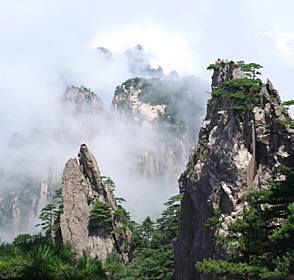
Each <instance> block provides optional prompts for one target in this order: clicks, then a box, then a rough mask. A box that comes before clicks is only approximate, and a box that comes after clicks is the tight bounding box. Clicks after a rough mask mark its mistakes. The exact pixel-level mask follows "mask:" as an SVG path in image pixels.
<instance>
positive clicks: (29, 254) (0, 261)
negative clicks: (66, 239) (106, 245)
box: [0, 234, 109, 280]
mask: <svg viewBox="0 0 294 280" xmlns="http://www.w3.org/2000/svg"><path fill="white" fill-rule="evenodd" d="M108 269H109V267H107V266H104V265H103V263H102V262H101V261H100V260H98V259H97V258H90V257H88V256H86V255H84V256H81V257H77V255H76V253H75V252H74V251H73V249H72V248H71V246H70V245H69V244H61V243H60V242H56V241H55V242H53V241H52V239H51V238H48V237H46V236H42V235H41V234H40V235H33V236H31V235H29V234H24V235H19V236H18V237H17V238H16V239H15V240H14V241H13V243H12V244H7V243H1V244H0V278H1V279H5V278H8V277H27V278H26V279H31V280H35V279H36V280H37V279H39V280H43V279H64V280H66V279H68V280H75V279H91V280H92V279H101V280H102V279H108V278H107V273H106V272H107V270H108Z"/></svg>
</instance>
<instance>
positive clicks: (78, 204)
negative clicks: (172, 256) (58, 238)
mask: <svg viewBox="0 0 294 280" xmlns="http://www.w3.org/2000/svg"><path fill="white" fill-rule="evenodd" d="M62 179H63V183H62V198H63V213H62V214H61V216H60V229H61V234H62V239H63V240H64V241H69V242H71V243H72V244H73V246H74V247H75V249H76V250H77V252H78V254H79V255H82V254H83V252H86V253H88V254H89V255H90V256H92V257H94V256H95V255H97V256H98V257H99V259H101V260H104V261H105V260H106V257H107V254H108V253H112V254H113V253H119V254H120V255H121V257H122V260H123V261H124V263H128V262H129V260H130V259H131V258H132V252H131V251H132V250H131V245H130V243H131V240H132V235H131V231H130V230H129V229H128V228H127V227H125V228H123V227H124V225H123V222H122V219H121V218H119V217H117V216H116V215H115V211H116V210H117V209H118V207H117V204H116V202H115V197H114V194H113V191H112V188H111V186H110V185H109V184H104V183H103V182H102V180H101V177H100V171H99V168H98V165H97V162H96V160H95V158H94V156H93V155H92V153H91V151H90V150H89V147H88V146H87V145H86V144H82V145H81V147H80V153H79V163H78V161H77V159H76V158H72V159H69V160H68V161H67V163H66V164H65V168H64V171H63V176H62ZM98 201H100V202H102V203H106V204H107V205H108V206H109V208H110V213H111V217H112V221H111V227H112V229H111V230H107V229H106V228H104V227H103V226H99V229H98V230H97V229H95V230H91V228H90V227H91V225H92V226H93V223H94V221H93V220H91V219H90V216H91V214H90V211H91V210H92V209H93V208H94V206H95V203H96V202H98ZM119 228H121V229H122V230H121V231H120V232H117V233H115V232H114V231H115V230H116V229H119Z"/></svg>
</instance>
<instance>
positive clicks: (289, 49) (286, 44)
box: [263, 32, 294, 66]
mask: <svg viewBox="0 0 294 280" xmlns="http://www.w3.org/2000/svg"><path fill="white" fill-rule="evenodd" d="M263 34H264V35H266V36H268V37H270V38H272V39H273V40H274V42H275V45H276V47H277V49H278V50H279V52H280V53H281V54H282V56H283V57H284V58H285V59H286V61H287V62H288V63H290V64H291V65H292V66H293V65H294V33H288V34H286V33H280V34H274V33H270V32H263Z"/></svg>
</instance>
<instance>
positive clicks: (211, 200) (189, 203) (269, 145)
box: [174, 60, 294, 280]
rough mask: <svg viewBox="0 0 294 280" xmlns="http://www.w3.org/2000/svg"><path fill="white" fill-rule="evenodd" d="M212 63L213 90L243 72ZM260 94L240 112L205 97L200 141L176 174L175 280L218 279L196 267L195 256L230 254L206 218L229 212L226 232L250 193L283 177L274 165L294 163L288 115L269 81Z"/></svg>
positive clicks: (228, 103)
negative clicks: (218, 211)
mask: <svg viewBox="0 0 294 280" xmlns="http://www.w3.org/2000/svg"><path fill="white" fill-rule="evenodd" d="M216 65H219V66H220V67H219V68H218V69H217V68H216V69H215V71H214V74H213V77H212V89H219V88H220V87H219V83H220V82H226V81H229V80H232V79H239V78H243V77H244V75H243V73H242V72H241V71H240V70H239V69H238V67H237V65H236V64H235V63H234V62H230V63H228V61H221V60H218V61H217V62H216ZM243 89H244V88H243ZM239 90H242V87H241V88H239ZM258 98H259V99H258V103H257V104H256V106H254V108H253V109H251V110H244V111H242V110H236V109H233V108H232V107H233V106H232V99H230V97H229V96H228V95H223V96H215V97H211V98H210V99H209V100H208V104H207V114H206V117H205V119H204V121H203V123H202V127H201V130H200V133H199V141H198V143H197V144H196V145H195V146H194V147H193V149H192V152H191V154H190V158H189V163H188V165H187V169H186V170H185V171H184V173H183V174H182V175H181V177H180V178H179V186H180V191H181V195H182V200H181V205H182V207H181V211H180V214H179V225H178V237H177V238H175V239H174V253H175V275H176V279H185V280H190V279H193V280H194V279H217V278H216V277H215V276H213V275H201V274H200V273H198V272H197V271H196V270H195V263H196V261H202V260H203V259H204V258H205V259H208V258H212V259H225V258H227V257H228V250H227V248H226V247H225V246H223V245H222V244H219V243H218V242H216V240H215V239H214V238H213V234H214V233H213V232H212V230H211V229H210V228H207V227H205V226H204V222H205V221H206V220H207V218H208V217H212V215H213V212H214V209H216V208H220V209H221V211H222V213H223V214H229V216H227V217H226V218H225V221H224V223H223V227H222V228H221V231H222V232H223V233H225V232H226V230H227V227H226V225H227V224H228V223H229V222H230V221H232V220H234V219H235V218H236V217H237V216H240V215H241V213H242V209H243V207H244V206H246V205H247V204H246V195H247V194H248V192H249V191H250V190H251V189H252V188H253V187H254V188H256V189H261V188H264V187H266V186H267V185H268V183H267V180H268V179H271V180H273V179H281V176H280V174H279V172H278V166H279V165H281V164H289V163H290V164H291V162H292V163H293V150H292V148H291V137H292V136H291V135H293V133H294V131H293V129H290V128H289V126H287V125H283V124H282V122H281V121H284V120H286V119H291V118H290V116H289V115H288V113H287V111H286V110H285V109H284V108H283V106H282V103H281V100H280V97H279V94H278V92H277V91H276V90H275V89H274V87H273V85H272V84H271V82H270V81H269V80H268V81H267V83H266V84H264V83H261V84H260V90H259V94H258Z"/></svg>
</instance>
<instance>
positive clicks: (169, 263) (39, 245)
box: [0, 189, 180, 280]
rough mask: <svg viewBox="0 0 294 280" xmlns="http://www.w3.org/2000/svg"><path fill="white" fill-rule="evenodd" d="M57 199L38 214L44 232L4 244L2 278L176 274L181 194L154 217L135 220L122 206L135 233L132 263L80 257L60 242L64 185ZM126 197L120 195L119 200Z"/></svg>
mask: <svg viewBox="0 0 294 280" xmlns="http://www.w3.org/2000/svg"><path fill="white" fill-rule="evenodd" d="M55 198H57V199H59V207H56V206H55V205H54V204H48V205H47V206H46V207H44V208H43V209H42V212H41V214H40V217H39V218H40V219H41V220H42V221H43V222H42V223H41V224H40V226H42V229H43V234H39V235H33V236H31V235H29V234H22V235H19V236H18V237H17V238H16V239H15V240H14V241H13V242H12V243H11V244H9V243H5V242H2V243H1V244H0V279H12V278H11V277H17V278H15V279H31V280H34V279H40V280H41V279H72V280H75V279H125V280H127V279H128V280H136V279H174V258H173V247H172V239H173V238H174V237H175V236H176V235H177V225H178V211H179V209H180V204H179V200H180V195H176V196H173V197H171V198H170V199H169V201H168V202H166V203H165V206H166V207H167V208H166V210H164V211H163V213H162V216H161V218H159V219H157V221H156V222H154V221H152V220H151V218H150V217H149V216H148V217H146V218H145V220H144V221H143V222H142V224H137V223H136V222H134V221H132V220H131V219H130V215H129V213H128V212H127V211H126V210H125V209H124V208H123V207H122V206H121V205H118V213H117V215H118V214H119V215H121V216H122V218H123V220H124V224H125V225H126V226H128V227H129V228H130V229H131V230H132V233H133V238H134V241H133V244H132V246H133V248H135V249H134V252H133V254H134V259H133V261H132V262H130V263H129V264H128V265H125V264H124V263H123V262H122V260H121V256H120V254H116V255H111V254H109V256H108V258H107V260H106V262H105V263H103V262H102V261H100V260H99V259H98V258H97V257H96V258H91V257H89V256H88V255H86V254H85V255H83V256H81V257H78V256H77V254H76V252H75V251H74V249H73V248H72V246H71V245H70V244H64V243H63V242H62V240H61V238H60V234H59V232H58V228H59V215H60V213H61V212H62V200H61V199H62V197H61V190H60V189H59V190H57V191H56V196H55ZM123 201H125V200H124V199H122V198H117V202H119V203H121V202H123ZM19 277H20V278H19ZM13 279H14V278H13Z"/></svg>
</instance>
